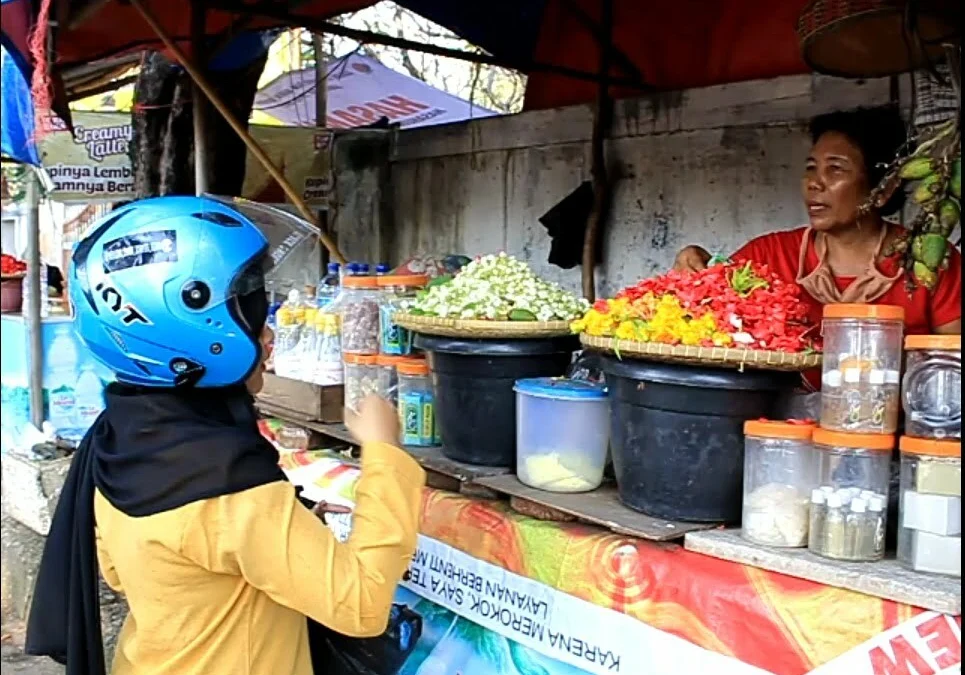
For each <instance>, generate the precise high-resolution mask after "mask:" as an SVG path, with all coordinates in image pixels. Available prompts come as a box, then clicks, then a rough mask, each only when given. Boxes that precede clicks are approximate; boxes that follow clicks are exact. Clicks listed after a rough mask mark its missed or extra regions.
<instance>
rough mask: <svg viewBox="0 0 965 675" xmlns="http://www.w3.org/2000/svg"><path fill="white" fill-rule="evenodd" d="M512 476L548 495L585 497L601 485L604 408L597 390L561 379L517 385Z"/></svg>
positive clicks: (598, 387) (605, 434)
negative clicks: (568, 494) (548, 493)
mask: <svg viewBox="0 0 965 675" xmlns="http://www.w3.org/2000/svg"><path fill="white" fill-rule="evenodd" d="M514 389H515V391H516V475H517V476H518V478H519V480H520V481H521V482H523V483H525V484H526V485H529V486H530V487H534V488H537V489H540V490H547V491H549V492H588V491H590V490H595V489H596V488H598V487H599V486H600V483H601V482H602V481H603V470H604V468H605V466H606V458H607V447H608V445H609V427H610V419H609V405H608V403H607V395H606V389H604V387H603V386H602V385H599V384H593V383H590V382H585V381H581V380H569V379H566V378H552V377H541V378H535V379H526V380H517V382H516V386H515V387H514Z"/></svg>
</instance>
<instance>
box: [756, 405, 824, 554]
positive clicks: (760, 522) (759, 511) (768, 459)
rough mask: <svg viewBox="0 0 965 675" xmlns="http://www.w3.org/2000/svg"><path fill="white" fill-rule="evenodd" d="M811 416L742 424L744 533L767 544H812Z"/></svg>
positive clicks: (813, 460) (814, 474) (815, 481)
mask: <svg viewBox="0 0 965 675" xmlns="http://www.w3.org/2000/svg"><path fill="white" fill-rule="evenodd" d="M814 429H815V424H814V423H813V422H811V421H796V420H791V421H787V422H775V421H769V420H759V421H751V422H747V423H746V424H745V425H744V508H743V516H742V534H743V535H744V537H745V538H747V539H749V540H751V541H754V542H756V543H758V544H764V545H766V546H782V547H802V546H807V544H808V525H809V520H808V516H809V510H810V505H811V491H812V490H813V489H814V488H816V487H817V486H818V474H817V468H818V465H817V455H816V454H815V451H814V447H813V446H812V445H811V436H812V435H813V434H814Z"/></svg>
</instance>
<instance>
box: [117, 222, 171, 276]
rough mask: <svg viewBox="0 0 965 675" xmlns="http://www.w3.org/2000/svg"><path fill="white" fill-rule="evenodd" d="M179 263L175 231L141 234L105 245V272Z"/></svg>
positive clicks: (131, 235) (121, 238)
mask: <svg viewBox="0 0 965 675" xmlns="http://www.w3.org/2000/svg"><path fill="white" fill-rule="evenodd" d="M177 261H178V236H177V232H175V231H174V230H157V231H154V232H139V233H138V234H130V235H128V236H126V237H120V238H119V239H113V240H111V241H109V242H107V243H105V244H104V272H105V273H106V274H110V273H111V272H119V271H121V270H126V269H130V268H132V267H141V266H142V265H153V264H156V263H166V262H177Z"/></svg>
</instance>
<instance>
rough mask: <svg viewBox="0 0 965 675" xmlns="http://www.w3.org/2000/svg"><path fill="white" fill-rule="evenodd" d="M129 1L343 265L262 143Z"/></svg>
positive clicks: (137, 0)
mask: <svg viewBox="0 0 965 675" xmlns="http://www.w3.org/2000/svg"><path fill="white" fill-rule="evenodd" d="M130 3H131V5H133V6H134V8H135V9H136V10H137V11H138V12H139V13H140V14H141V17H142V18H143V19H144V21H145V22H146V23H147V25H148V26H150V28H151V30H153V31H154V33H155V34H156V35H157V36H158V38H159V39H160V40H161V42H162V43H163V44H164V46H165V48H167V50H168V51H169V52H171V55H172V56H173V57H174V58H175V60H176V61H177V62H178V63H180V64H181V66H182V67H183V68H184V69H185V70H186V71H187V73H188V75H189V76H190V77H191V79H192V80H194V82H195V84H197V85H198V87H199V88H200V89H201V91H202V92H204V95H205V96H207V97H208V100H209V101H210V102H211V105H212V106H214V108H215V110H217V111H218V112H219V113H220V114H221V116H222V117H224V119H225V121H226V122H227V123H228V126H230V127H231V128H232V129H233V130H234V132H235V133H236V134H238V136H239V138H241V140H242V141H244V143H245V146H247V148H248V150H249V151H250V152H251V154H253V155H254V156H255V158H256V159H257V160H258V161H259V162H260V163H261V165H262V166H263V167H265V170H266V171H267V172H268V174H269V175H270V176H271V177H272V178H274V179H275V180H276V181H277V182H278V184H279V185H280V186H281V189H282V190H283V191H284V192H285V195H286V196H287V197H288V199H290V200H291V202H292V204H293V205H294V206H295V208H296V209H298V212H299V213H300V214H301V216H302V218H304V219H305V220H307V221H308V222H310V223H312V225H314V226H315V228H316V229H317V230H318V237H319V239H321V241H322V244H323V245H324V246H325V248H327V249H328V250H329V252H330V253H331V254H332V257H333V258H335V260H337V261H338V262H340V263H342V264H344V263H345V256H343V255H342V253H341V251H339V250H338V246H337V245H336V244H335V242H334V241H332V238H331V237H329V236H328V234H327V233H326V232H324V231H322V229H321V228H320V227H319V226H318V219H317V218H316V217H315V215H314V214H313V213H312V211H311V209H309V208H308V205H307V204H306V203H305V200H304V199H302V196H301V195H300V194H298V191H297V190H295V188H293V187H292V186H291V184H290V183H289V182H288V180H287V179H286V178H285V176H284V174H283V173H282V172H281V171H280V170H279V169H278V167H277V166H275V163H274V162H272V161H271V158H270V157H269V156H268V155H267V154H266V153H265V151H264V150H263V149H262V148H261V146H260V145H258V142H257V141H256V140H255V139H254V138H252V137H251V134H250V133H248V130H247V129H246V128H245V127H244V125H243V124H241V122H239V121H238V119H237V118H236V117H235V116H234V114H233V113H232V112H231V110H229V109H228V107H227V106H226V105H225V103H224V101H222V100H221V97H220V96H218V93H217V92H216V91H215V90H214V87H212V86H211V83H210V82H208V79H207V78H206V77H205V76H204V74H203V73H201V72H200V71H199V70H198V68H197V67H196V66H195V65H194V64H193V63H192V62H191V60H190V59H188V57H187V56H186V55H185V54H184V52H183V51H182V50H181V48H180V47H178V46H177V44H175V42H174V40H172V39H171V36H170V35H168V33H167V31H165V30H164V28H163V27H162V26H161V25H160V24H159V23H158V21H157V19H156V18H154V15H153V14H152V13H151V11H150V10H149V9H148V8H147V7H146V6H145V5H144V3H143V2H142V0H130Z"/></svg>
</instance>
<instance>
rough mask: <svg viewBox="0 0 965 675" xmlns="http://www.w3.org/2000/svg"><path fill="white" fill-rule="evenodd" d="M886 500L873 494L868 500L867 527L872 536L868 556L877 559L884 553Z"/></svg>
mask: <svg viewBox="0 0 965 675" xmlns="http://www.w3.org/2000/svg"><path fill="white" fill-rule="evenodd" d="M886 505H887V502H886V501H885V498H884V497H882V496H881V495H875V496H874V497H872V498H871V499H869V500H868V520H869V523H868V529H869V536H872V537H873V538H872V544H873V546H869V553H873V554H874V555H873V556H870V555H869V557H870V558H872V559H874V560H879V559H881V558H883V557H884V555H885V506H886Z"/></svg>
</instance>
